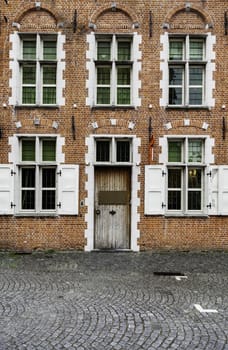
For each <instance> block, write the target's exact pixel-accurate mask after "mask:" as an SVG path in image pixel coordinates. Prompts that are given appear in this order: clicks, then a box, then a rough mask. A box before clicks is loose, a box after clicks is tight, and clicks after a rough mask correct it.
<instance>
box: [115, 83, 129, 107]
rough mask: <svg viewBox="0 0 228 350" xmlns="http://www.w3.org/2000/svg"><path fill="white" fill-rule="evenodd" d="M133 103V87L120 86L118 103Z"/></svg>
mask: <svg viewBox="0 0 228 350" xmlns="http://www.w3.org/2000/svg"><path fill="white" fill-rule="evenodd" d="M130 103H131V89H130V88H123V87H119V88H118V89H117V104H118V105H129V104H130Z"/></svg>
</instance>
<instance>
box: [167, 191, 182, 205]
mask: <svg viewBox="0 0 228 350" xmlns="http://www.w3.org/2000/svg"><path fill="white" fill-rule="evenodd" d="M180 209H181V191H168V210H180Z"/></svg>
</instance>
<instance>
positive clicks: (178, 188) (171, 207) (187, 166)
mask: <svg viewBox="0 0 228 350" xmlns="http://www.w3.org/2000/svg"><path fill="white" fill-rule="evenodd" d="M204 172H205V163H204V140H202V139H196V138H183V139H181V138H180V139H168V159H167V205H166V206H167V208H166V210H167V212H169V211H170V212H172V211H173V212H178V211H181V212H184V213H186V212H189V213H190V212H194V211H195V212H200V211H202V210H203V203H204V196H203V193H204Z"/></svg>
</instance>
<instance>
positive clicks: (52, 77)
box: [43, 66, 56, 85]
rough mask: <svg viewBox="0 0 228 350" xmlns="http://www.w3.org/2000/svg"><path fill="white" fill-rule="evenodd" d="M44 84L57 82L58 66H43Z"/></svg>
mask: <svg viewBox="0 0 228 350" xmlns="http://www.w3.org/2000/svg"><path fill="white" fill-rule="evenodd" d="M43 84H52V85H55V84H56V67H55V66H54V67H52V66H45V67H43Z"/></svg>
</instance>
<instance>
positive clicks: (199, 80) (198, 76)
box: [189, 67, 203, 86]
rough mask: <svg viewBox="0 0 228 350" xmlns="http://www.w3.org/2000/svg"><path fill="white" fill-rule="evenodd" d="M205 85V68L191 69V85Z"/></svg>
mask: <svg viewBox="0 0 228 350" xmlns="http://www.w3.org/2000/svg"><path fill="white" fill-rule="evenodd" d="M202 84H203V68H202V67H191V68H190V69H189V85H199V86H202Z"/></svg>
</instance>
